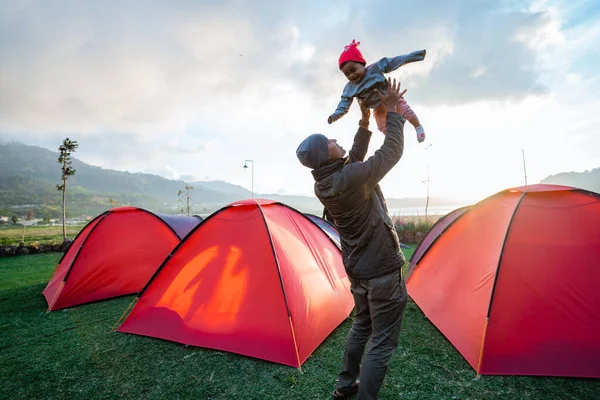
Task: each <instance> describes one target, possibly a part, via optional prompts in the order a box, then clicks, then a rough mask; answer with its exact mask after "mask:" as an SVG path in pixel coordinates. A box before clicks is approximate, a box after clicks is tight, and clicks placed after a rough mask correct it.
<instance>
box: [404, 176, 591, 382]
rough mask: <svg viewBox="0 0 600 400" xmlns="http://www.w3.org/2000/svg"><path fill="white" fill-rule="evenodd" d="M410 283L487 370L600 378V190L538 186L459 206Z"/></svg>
mask: <svg viewBox="0 0 600 400" xmlns="http://www.w3.org/2000/svg"><path fill="white" fill-rule="evenodd" d="M407 288H408V293H409V295H410V296H411V297H412V299H413V300H414V301H415V303H417V305H418V306H419V307H420V308H421V309H422V310H423V312H424V313H425V315H426V316H427V318H429V320H430V321H431V322H432V323H433V324H434V325H435V326H436V327H437V328H438V329H439V330H440V331H441V332H442V333H443V334H444V335H445V336H446V337H447V338H448V340H449V341H450V342H451V343H452V344H453V345H454V346H455V347H456V348H457V350H458V351H459V352H460V353H461V354H462V355H463V356H464V357H465V359H466V360H467V361H468V362H469V364H471V366H472V367H473V368H474V369H475V370H476V371H477V373H478V374H486V375H549V376H576V377H593V378H600V195H599V194H597V193H592V192H587V191H584V190H580V189H575V188H572V187H565V186H556V185H531V186H524V187H518V188H514V189H509V190H505V191H502V192H500V193H497V194H496V195H494V196H491V197H488V198H486V199H484V200H483V201H481V202H479V203H477V204H475V205H473V206H471V207H467V208H463V209H459V210H456V211H454V212H452V213H450V214H449V215H448V216H447V217H446V218H443V219H441V220H440V221H439V222H438V224H437V225H436V226H434V227H432V229H431V230H430V232H429V233H428V234H427V235H426V237H425V238H424V239H423V240H422V241H421V243H420V245H419V246H418V248H417V249H416V250H415V253H414V256H413V258H412V259H411V263H410V270H409V274H408V278H407Z"/></svg>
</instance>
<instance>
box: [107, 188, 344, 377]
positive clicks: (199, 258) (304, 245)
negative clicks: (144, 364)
mask: <svg viewBox="0 0 600 400" xmlns="http://www.w3.org/2000/svg"><path fill="white" fill-rule="evenodd" d="M353 307H354V302H353V299H352V295H351V294H350V282H349V280H348V277H347V276H346V272H345V270H344V267H343V265H342V257H341V253H340V250H339V249H338V247H337V246H336V245H335V243H334V242H333V241H332V240H331V239H330V238H329V237H328V236H327V234H325V233H324V232H323V231H322V230H321V229H320V228H319V227H318V226H317V225H316V224H315V223H314V222H312V221H311V220H310V219H309V218H308V217H306V216H305V215H303V214H301V213H299V212H298V211H296V210H294V209H292V208H290V207H287V206H285V205H283V204H281V203H276V202H273V201H269V200H246V201H241V202H237V203H233V204H230V205H229V206H226V207H224V208H222V209H221V210H219V211H217V212H215V213H213V214H212V215H211V216H210V217H208V218H206V219H205V220H204V221H203V222H202V223H201V224H200V225H198V227H197V228H196V229H195V230H194V231H193V232H191V233H190V234H189V235H188V236H187V238H186V239H185V240H183V241H182V242H181V243H180V244H179V246H178V247H177V248H176V249H175V250H174V251H173V253H172V254H171V255H169V257H168V258H167V259H166V260H165V262H164V263H163V265H162V266H161V268H160V269H159V270H158V271H157V273H156V274H155V276H154V277H153V279H152V280H151V281H150V282H149V283H148V285H147V286H146V288H145V289H144V290H143V291H142V292H141V293H140V296H139V298H138V299H137V302H136V304H135V307H134V308H133V309H132V311H131V313H130V314H129V315H128V317H127V318H126V319H125V321H124V322H123V324H122V325H121V327H120V328H119V329H118V331H119V332H127V333H134V334H139V335H145V336H152V337H156V338H161V339H166V340H171V341H174V342H179V343H183V344H186V345H192V346H199V347H208V348H212V349H218V350H224V351H229V352H233V353H238V354H243V355H246V356H251V357H256V358H261V359H264V360H268V361H273V362H277V363H281V364H285V365H290V366H294V367H300V366H301V365H302V363H303V362H304V361H305V360H306V359H307V358H308V356H309V355H310V354H311V353H312V352H313V351H314V350H315V349H316V348H317V346H318V345H319V344H320V343H321V342H322V341H323V340H325V338H326V337H327V336H328V335H329V334H330V333H331V332H332V331H333V330H334V329H335V328H336V327H337V326H338V325H339V324H340V323H342V322H343V321H344V320H345V319H346V318H347V317H348V315H349V314H350V311H351V310H352V308H353Z"/></svg>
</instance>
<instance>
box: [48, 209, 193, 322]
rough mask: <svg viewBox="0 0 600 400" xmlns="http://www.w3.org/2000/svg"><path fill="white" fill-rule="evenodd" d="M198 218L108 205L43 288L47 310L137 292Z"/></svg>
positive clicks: (63, 259) (88, 227)
mask: <svg viewBox="0 0 600 400" xmlns="http://www.w3.org/2000/svg"><path fill="white" fill-rule="evenodd" d="M201 220H202V219H201V218H200V217H187V216H175V215H162V214H153V213H151V212H149V211H146V210H143V209H141V208H137V207H128V206H127V207H117V208H113V209H110V210H108V211H106V212H104V213H102V214H100V215H99V216H97V217H96V218H94V219H93V220H92V221H91V222H90V223H89V224H87V225H86V226H85V227H84V228H83V229H82V230H81V231H80V232H79V234H78V235H77V237H76V238H75V240H74V241H73V243H72V244H71V246H70V247H69V249H68V250H67V251H66V252H65V254H64V255H63V257H62V258H61V260H60V261H59V263H58V267H57V269H56V271H55V273H54V276H53V277H52V278H51V279H50V281H49V283H48V285H47V286H46V288H45V289H44V291H43V295H44V296H45V298H46V301H47V302H48V310H49V311H53V310H58V309H61V308H67V307H72V306H76V305H80V304H84V303H89V302H92V301H97V300H104V299H108V298H113V297H118V296H124V295H129V294H134V293H138V292H139V291H140V290H142V288H143V287H144V285H146V283H147V282H148V280H149V279H150V277H151V276H152V274H154V272H155V271H156V270H157V269H158V267H159V266H160V264H161V262H162V261H163V260H164V258H165V257H166V255H167V254H169V252H170V251H171V250H173V248H174V247H175V246H177V244H178V243H179V242H180V241H181V239H182V238H183V237H185V235H187V233H188V232H190V231H191V230H192V229H193V228H194V227H195V226H196V225H198V224H199V223H200V221H201Z"/></svg>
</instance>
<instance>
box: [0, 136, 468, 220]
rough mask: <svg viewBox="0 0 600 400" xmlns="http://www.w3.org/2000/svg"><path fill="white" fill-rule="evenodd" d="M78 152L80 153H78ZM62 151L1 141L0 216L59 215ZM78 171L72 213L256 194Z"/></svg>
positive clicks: (202, 207) (207, 209)
mask: <svg viewBox="0 0 600 400" xmlns="http://www.w3.org/2000/svg"><path fill="white" fill-rule="evenodd" d="M76 154H77V153H75V155H76ZM57 159H58V152H56V151H50V150H47V149H44V148H41V147H37V146H28V145H25V144H22V143H17V142H10V143H0V215H11V214H17V215H23V214H25V212H26V211H27V210H28V209H33V210H34V213H35V216H36V217H37V218H43V217H49V218H58V217H59V215H60V214H59V212H60V201H61V196H60V192H58V191H57V190H56V185H57V184H58V183H60V166H59V164H58V162H57ZM72 160H73V168H75V170H76V173H75V175H74V176H72V177H71V178H69V181H68V183H67V195H68V197H67V212H68V214H69V215H70V216H80V215H87V216H95V215H98V214H100V213H101V212H104V211H106V210H107V209H109V208H111V207H113V206H112V205H111V204H110V202H109V200H110V199H114V200H117V201H118V205H132V206H137V207H141V208H144V209H147V210H150V211H153V212H162V213H178V212H179V210H180V209H181V208H182V207H183V204H181V203H178V196H177V192H178V191H179V190H181V189H184V187H185V186H186V185H191V186H193V187H194V191H193V192H192V207H191V208H192V212H193V213H196V214H209V213H212V212H213V211H216V210H217V209H219V208H221V207H223V206H225V205H227V204H229V203H232V202H234V201H237V200H241V199H247V198H250V197H251V196H252V193H251V192H250V191H249V190H248V189H245V188H243V187H241V186H237V185H233V184H230V183H227V182H222V181H199V182H184V181H182V180H170V179H165V178H163V177H161V176H158V175H152V174H143V173H131V172H124V171H116V170H111V169H103V168H100V167H95V166H92V165H89V164H86V163H84V162H82V161H80V160H78V159H77V158H76V157H72ZM255 197H257V198H258V197H260V198H268V199H272V200H275V201H280V202H282V203H284V204H287V205H289V206H291V207H294V208H296V209H298V210H299V211H302V212H310V213H314V214H321V213H322V210H323V207H322V206H321V203H320V202H319V201H318V200H317V198H316V197H314V196H313V197H309V196H293V195H279V194H269V193H255ZM424 203H425V201H424V199H416V198H411V199H393V198H389V199H388V206H389V207H390V208H400V207H416V206H423V205H424ZM435 204H438V205H453V204H461V203H460V202H453V201H452V200H450V199H444V198H435V197H434V198H431V199H430V206H432V205H435Z"/></svg>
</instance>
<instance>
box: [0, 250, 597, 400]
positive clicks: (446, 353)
mask: <svg viewBox="0 0 600 400" xmlns="http://www.w3.org/2000/svg"><path fill="white" fill-rule="evenodd" d="M411 252H412V249H411V250H409V251H407V256H410V253H411ZM60 256H61V254H57V253H54V254H41V255H32V256H20V257H10V258H0V329H1V331H2V335H0V352H1V354H2V356H1V357H0V380H1V381H2V382H3V384H2V392H1V393H2V395H1V396H2V398H6V399H86V400H87V399H188V398H195V399H257V400H258V399H261V400H262V399H298V400H300V399H329V398H330V394H331V392H332V390H333V388H334V385H335V381H336V377H337V373H338V369H339V368H340V362H341V357H342V351H343V345H344V340H345V338H346V333H347V331H348V329H349V328H350V324H351V318H349V319H348V320H347V321H346V322H344V323H343V324H342V325H341V326H340V327H339V328H338V329H337V330H335V331H334V333H333V334H332V335H331V336H330V337H329V338H327V340H326V341H325V342H324V343H323V344H322V345H321V346H320V347H319V348H318V349H317V350H316V351H315V352H314V353H313V355H312V356H311V357H310V358H309V359H308V361H307V362H306V363H305V364H304V366H303V373H302V374H301V373H299V372H298V371H297V370H296V369H294V368H290V367H286V366H281V365H278V364H273V363H269V362H264V361H261V360H256V359H252V358H248V357H243V356H238V355H235V354H230V353H224V352H220V351H214V350H207V349H202V348H193V347H188V348H186V347H185V346H182V345H179V344H176V343H171V342H167V341H161V340H156V339H152V338H148V337H142V336H136V335H127V334H121V333H110V330H111V328H112V326H113V325H114V324H115V322H116V321H117V320H118V319H119V318H120V316H121V315H122V313H123V312H124V310H125V309H126V308H127V306H128V305H129V303H130V302H131V300H132V299H133V298H132V297H125V298H119V299H114V300H110V301H104V302H98V303H94V304H88V305H84V306H80V307H76V308H72V309H67V310H64V311H56V312H52V313H49V314H46V313H45V310H46V302H45V300H44V298H43V296H42V294H41V292H42V290H43V289H44V287H45V285H46V283H47V282H48V280H49V278H50V277H51V275H52V273H53V272H54V268H55V266H56V263H57V262H58V260H59V259H60ZM474 378H475V372H474V371H473V369H472V368H471V367H470V366H469V365H468V364H467V362H466V361H465V360H464V359H463V358H462V356H461V355H460V354H459V353H458V352H457V351H456V350H455V349H454V347H453V346H452V345H451V344H450V343H449V342H448V341H447V340H446V339H445V338H444V336H443V335H442V334H441V333H440V332H438V331H437V330H436V328H435V327H434V326H433V325H432V324H431V323H430V322H428V321H427V320H426V319H425V318H424V316H423V314H422V313H421V312H420V310H419V309H418V308H417V307H416V305H415V304H414V303H412V302H409V305H408V307H407V310H406V314H405V320H404V326H403V332H402V335H401V344H400V347H399V348H398V350H397V352H396V353H395V355H394V357H393V359H392V363H391V368H390V371H389V373H388V376H387V378H386V380H385V383H384V387H383V390H382V392H381V394H380V398H381V399H390V400H391V399H427V400H429V399H478V400H479V399H503V400H505V399H518V400H521V399H540V400H542V399H543V400H548V399H590V400H592V399H600V380H591V379H564V378H545V377H498V376H483V377H481V378H480V379H479V380H474Z"/></svg>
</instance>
